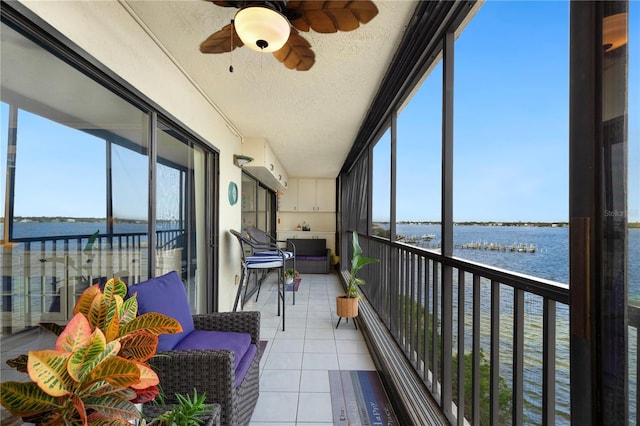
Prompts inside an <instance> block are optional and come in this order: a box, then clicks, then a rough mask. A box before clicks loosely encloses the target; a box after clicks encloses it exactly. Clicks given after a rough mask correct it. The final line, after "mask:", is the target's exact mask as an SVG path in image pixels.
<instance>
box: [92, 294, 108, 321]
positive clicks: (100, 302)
mask: <svg viewBox="0 0 640 426" xmlns="http://www.w3.org/2000/svg"><path fill="white" fill-rule="evenodd" d="M108 313H109V301H108V299H107V298H106V297H104V295H102V294H99V295H97V296H96V297H95V298H94V299H93V301H92V302H91V306H90V307H89V312H88V313H87V319H88V320H89V325H91V329H94V330H95V329H96V328H100V329H104V325H105V322H106V319H107V314H108Z"/></svg>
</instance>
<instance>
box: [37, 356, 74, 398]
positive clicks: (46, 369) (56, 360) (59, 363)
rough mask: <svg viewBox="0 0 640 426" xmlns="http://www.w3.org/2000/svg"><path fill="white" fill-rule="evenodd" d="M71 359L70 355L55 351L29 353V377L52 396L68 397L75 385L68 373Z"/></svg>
mask: <svg viewBox="0 0 640 426" xmlns="http://www.w3.org/2000/svg"><path fill="white" fill-rule="evenodd" d="M70 357H71V354H70V353H64V352H60V351H55V350H44V351H29V361H28V363H27V369H28V371H29V377H30V378H31V380H33V381H34V382H35V383H36V384H37V385H38V386H39V387H40V389H42V390H43V391H44V392H46V393H47V394H49V395H51V396H64V395H68V394H69V393H71V391H72V388H73V384H74V382H73V379H72V378H71V376H69V373H68V372H67V361H68V360H69V358H70Z"/></svg>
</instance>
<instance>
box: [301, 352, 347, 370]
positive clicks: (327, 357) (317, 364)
mask: <svg viewBox="0 0 640 426" xmlns="http://www.w3.org/2000/svg"><path fill="white" fill-rule="evenodd" d="M302 369H303V370H338V369H339V366H338V356H337V355H336V354H309V353H305V354H304V355H303V358H302Z"/></svg>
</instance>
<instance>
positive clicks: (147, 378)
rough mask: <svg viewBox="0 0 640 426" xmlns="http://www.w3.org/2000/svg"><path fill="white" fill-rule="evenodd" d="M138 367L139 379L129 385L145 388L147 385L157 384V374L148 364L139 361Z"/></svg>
mask: <svg viewBox="0 0 640 426" xmlns="http://www.w3.org/2000/svg"><path fill="white" fill-rule="evenodd" d="M138 368H139V369H140V381H139V382H138V383H136V384H133V385H131V387H132V388H133V389H146V388H148V387H149V386H157V385H158V384H159V383H160V379H159V378H158V375H157V374H156V372H155V371H153V370H152V369H151V367H149V365H147V364H144V363H140V362H139V363H138Z"/></svg>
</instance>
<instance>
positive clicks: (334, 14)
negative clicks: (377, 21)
mask: <svg viewBox="0 0 640 426" xmlns="http://www.w3.org/2000/svg"><path fill="white" fill-rule="evenodd" d="M286 9H287V11H289V10H290V11H291V12H294V11H296V12H298V13H299V12H302V16H300V17H299V18H295V19H291V25H293V26H294V27H296V28H297V29H299V30H300V31H309V29H312V30H314V31H316V32H318V33H335V32H337V31H352V30H355V29H356V28H358V27H359V26H360V24H366V23H367V22H369V21H371V20H372V19H373V18H374V17H375V16H376V15H377V14H378V8H377V7H376V5H375V4H374V3H373V2H372V1H370V0H360V1H336V0H334V1H331V0H327V1H316V0H311V1H290V2H289V3H287V6H286Z"/></svg>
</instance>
